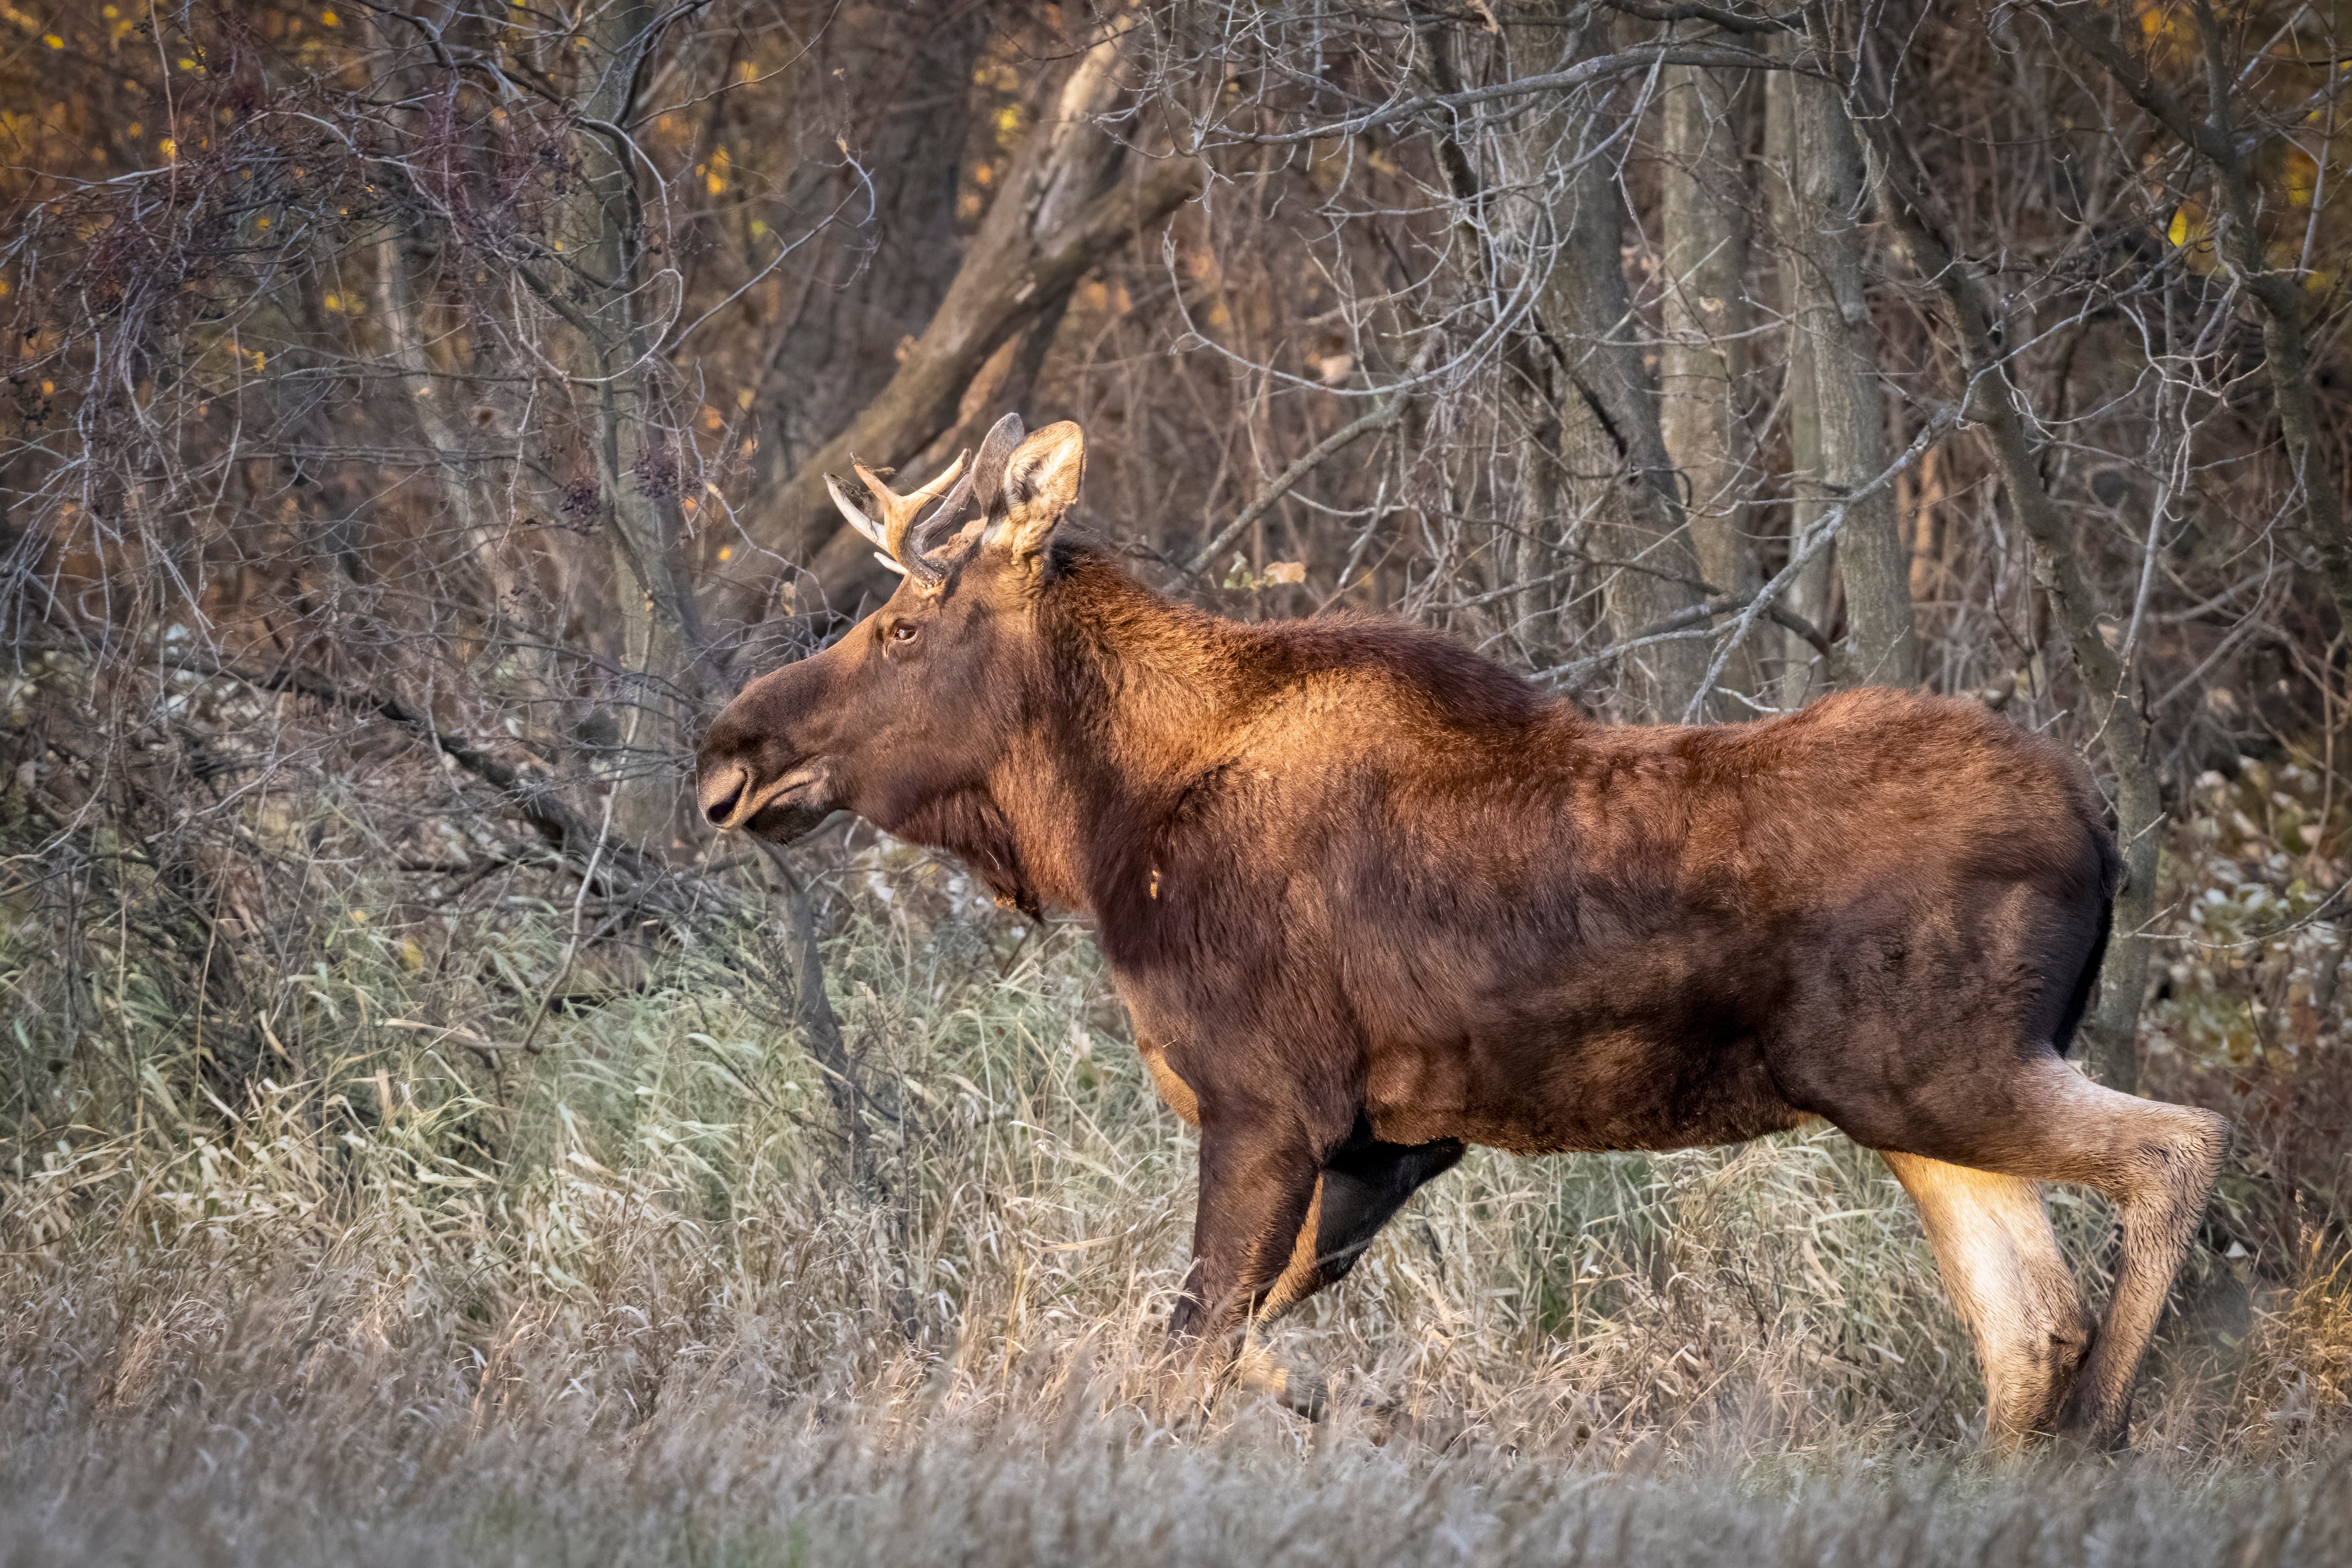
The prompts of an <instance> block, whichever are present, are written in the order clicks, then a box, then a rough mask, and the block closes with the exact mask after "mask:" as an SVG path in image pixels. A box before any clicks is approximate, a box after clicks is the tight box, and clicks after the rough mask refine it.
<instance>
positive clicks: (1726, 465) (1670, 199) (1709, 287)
mask: <svg viewBox="0 0 2352 1568" xmlns="http://www.w3.org/2000/svg"><path fill="white" fill-rule="evenodd" d="M1753 101H1754V93H1753V92H1752V90H1751V89H1750V85H1749V82H1748V73H1747V72H1745V71H1733V70H1723V69H1717V68H1707V67H1701V66H1675V67H1672V68H1669V69H1668V70H1667V71H1666V73H1665V77H1664V106H1663V113H1662V119H1663V120H1664V127H1663V132H1664V134H1663V144H1664V145H1663V150H1664V158H1663V163H1664V168H1663V169H1662V170H1661V185H1662V190H1661V193H1660V195H1661V201H1660V213H1659V229H1660V237H1661V248H1662V250H1663V251H1664V262H1665V297H1664V321H1665V342H1664V345H1663V347H1662V348H1661V349H1660V351H1659V356H1658V386H1659V393H1660V398H1661V402H1660V406H1659V411H1658V423H1659V429H1660V433H1661V435H1662V436H1663V437H1664V441H1665V447H1666V451H1667V454H1668V455H1669V456H1670V457H1671V458H1673V459H1674V462H1675V467H1676V468H1679V469H1681V471H1682V476H1683V493H1684V496H1685V499H1686V502H1687V505H1688V507H1689V511H1690V534H1691V547H1692V550H1693V552H1694V553H1695V554H1696V556H1697V558H1698V568H1699V575H1701V576H1702V577H1704V578H1706V582H1707V584H1708V586H1710V587H1712V588H1714V589H1716V590H1717V591H1718V592H1722V593H1727V594H1734V595H1739V596H1740V597H1742V598H1743V599H1744V598H1746V597H1747V596H1748V595H1752V594H1754V593H1755V591H1756V589H1757V587H1758V586H1759V584H1761V583H1762V581H1763V578H1762V575H1761V573H1760V571H1759V567H1758V563H1757V557H1756V542H1755V540H1754V539H1753V538H1752V537H1751V536H1750V535H1749V533H1748V512H1747V508H1746V506H1745V505H1744V501H1745V498H1746V496H1747V493H1748V489H1749V487H1750V483H1751V480H1752V477H1753V476H1752V470H1751V468H1750V466H1749V463H1748V451H1747V447H1746V426H1745V422H1744V421H1743V419H1742V418H1741V412H1742V411H1741V407H1740V405H1741V403H1742V401H1743V400H1744V398H1745V396H1746V388H1747V376H1748V351H1747V339H1746V332H1747V329H1748V299H1747V291H1748V222H1749V214H1750V211H1751V207H1752V204H1753V200H1754V190H1753V185H1752V183H1751V181H1750V179H1749V177H1748V160H1747V147H1748V117H1749V115H1750V113H1751V112H1752V104H1753ZM1724 675H1725V680H1726V684H1727V685H1728V686H1730V687H1731V688H1733V689H1736V690H1739V691H1744V692H1752V691H1754V690H1755V689H1756V685H1757V680H1758V671H1757V668H1756V662H1755V658H1754V656H1753V655H1752V654H1750V653H1748V652H1747V651H1745V650H1742V652H1741V653H1739V654H1738V655H1737V656H1735V658H1734V659H1733V661H1732V663H1731V665H1730V666H1729V667H1728V668H1727V669H1726V670H1725V671H1724ZM1736 711H1737V708H1736V705H1725V706H1724V707H1722V708H1719V709H1718V712H1719V713H1721V715H1722V716H1724V717H1730V716H1732V714H1733V713H1734V712H1736Z"/></svg>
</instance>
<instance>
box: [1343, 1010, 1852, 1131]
mask: <svg viewBox="0 0 2352 1568" xmlns="http://www.w3.org/2000/svg"><path fill="white" fill-rule="evenodd" d="M1367 1067H1368V1068H1369V1071H1368V1073H1367V1076H1366V1082H1365V1086H1364V1100H1365V1114H1366V1116H1367V1117H1368V1118H1369V1119H1370V1121H1371V1124H1372V1129H1373V1131H1374V1133H1375V1134H1376V1135H1377V1136H1378V1137H1380V1138H1381V1139H1382V1140H1383V1141H1385V1142H1394V1143H1426V1142H1431V1141H1432V1140H1434V1139H1438V1138H1459V1139H1461V1140H1463V1141H1464V1142H1471V1143H1483V1144H1486V1145H1487V1146H1489V1147H1492V1148H1497V1149H1507V1150H1510V1151H1511V1152H1515V1153H1522V1154H1549V1153H1559V1152H1566V1151H1570V1150H1601V1149H1683V1148H1690V1147H1693V1146H1696V1145H1700V1144H1707V1143H1733V1142H1741V1141H1743V1140H1745V1139H1749V1138H1757V1137H1761V1136H1762V1135H1764V1134H1765V1133H1768V1132H1779V1131H1784V1130H1786V1129H1788V1128H1790V1127H1794V1126H1796V1125H1798V1124H1799V1123H1800V1122H1801V1121H1805V1120H1806V1117H1805V1115H1804V1113H1803V1112H1801V1111H1799V1110H1796V1109H1795V1108H1794V1107H1792V1106H1790V1104H1789V1103H1788V1102H1787V1101H1786V1100H1782V1099H1781V1098H1780V1093H1779V1091H1778V1090H1777V1089H1775V1088H1774V1087H1773V1084H1772V1080H1771V1076H1770V1074H1769V1073H1768V1072H1767V1071H1766V1070H1765V1068H1764V1063H1763V1058H1762V1056H1761V1053H1760V1051H1759V1048H1758V1045H1757V1041H1756V1040H1755V1038H1754V1037H1752V1036H1751V1037H1740V1036H1729V1037H1719V1038H1713V1039H1709V1038H1706V1037H1699V1038H1693V1037H1690V1036H1687V1035H1685V1036H1682V1037H1666V1036H1665V1035H1664V1034H1663V1033H1662V1032H1654V1031H1652V1030H1648V1029H1643V1028H1640V1027H1627V1026H1618V1027H1615V1028H1612V1029H1605V1030H1597V1031H1592V1032H1580V1031H1570V1030H1562V1029H1559V1028H1539V1029H1523V1030H1514V1031H1508V1032H1501V1033H1497V1034H1495V1035H1489V1036H1477V1037H1465V1038H1456V1039H1451V1040H1442V1041H1422V1042H1413V1043H1405V1042H1397V1043H1392V1044H1388V1045H1384V1046H1376V1047H1374V1048H1373V1051H1372V1053H1371V1056H1370V1061H1369V1062H1368V1063H1367Z"/></svg>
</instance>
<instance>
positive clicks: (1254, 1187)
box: [1168, 1107, 1339, 1344]
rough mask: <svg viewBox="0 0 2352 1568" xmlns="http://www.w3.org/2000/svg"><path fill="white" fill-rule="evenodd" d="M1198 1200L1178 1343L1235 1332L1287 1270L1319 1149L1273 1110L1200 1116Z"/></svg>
mask: <svg viewBox="0 0 2352 1568" xmlns="http://www.w3.org/2000/svg"><path fill="white" fill-rule="evenodd" d="M1202 1110H1203V1114H1202V1119H1201V1198H1200V1207H1199V1210H1198V1213H1197V1216H1196V1217H1195V1219H1194V1221H1193V1226H1192V1270H1191V1272H1190V1273H1188V1274H1187V1275H1186V1276H1185V1277H1184V1293H1183V1295H1182V1296H1181V1298H1180V1299H1179V1300H1178V1301H1177V1303H1176V1310H1175V1312H1174V1314H1173V1315H1172V1316H1171V1318H1170V1320H1169V1324H1168V1332H1169V1337H1170V1338H1171V1341H1174V1342H1178V1343H1180V1344H1181V1343H1185V1342H1202V1341H1211V1342H1213V1341H1214V1340H1216V1339H1218V1338H1220V1337H1222V1336H1223V1334H1225V1333H1226V1332H1227V1331H1231V1330H1233V1329H1234V1328H1237V1327H1239V1326H1240V1325H1241V1324H1242V1323H1243V1322H1244V1321H1245V1320H1246V1319H1247V1318H1248V1316H1249V1314H1250V1313H1251V1312H1252V1311H1253V1310H1255V1309H1256V1307H1257V1306H1258V1304H1259V1303H1260V1302H1261V1301H1262V1300H1264V1299H1265V1297H1266V1295H1267V1293H1268V1292H1269V1291H1271V1290H1272V1289H1273V1288H1274V1285H1275V1282H1276V1280H1277V1279H1280V1278H1281V1275H1282V1272H1283V1270H1284V1268H1286V1267H1287V1266H1288V1264H1289V1262H1290V1258H1291V1253H1292V1251H1293V1249H1294V1247H1296V1245H1297V1238H1298V1235H1299V1232H1300V1230H1301V1229H1302V1228H1303V1227H1304V1226H1305V1225H1306V1223H1307V1210H1308V1208H1309V1206H1310V1205H1312V1204H1313V1203H1314V1200H1315V1184H1316V1178H1317V1177H1318V1175H1319V1174H1320V1173H1321V1172H1322V1168H1323V1155H1324V1152H1325V1150H1326V1149H1327V1148H1328V1147H1329V1146H1331V1145H1332V1144H1336V1143H1337V1142H1339V1139H1336V1138H1334V1139H1329V1140H1326V1141H1323V1143H1322V1146H1321V1147H1318V1140H1317V1139H1316V1138H1315V1137H1314V1136H1313V1135H1312V1134H1310V1133H1309V1131H1307V1129H1306V1128H1305V1127H1302V1126H1301V1125H1300V1124H1299V1123H1298V1121H1297V1119H1296V1118H1295V1117H1294V1116H1291V1115H1288V1114H1286V1113H1285V1112H1283V1111H1280V1110H1265V1111H1257V1110H1255V1108H1252V1110H1249V1111H1222V1112H1221V1111H1218V1110H1212V1109H1211V1108H1208V1107H1203V1108H1202Z"/></svg>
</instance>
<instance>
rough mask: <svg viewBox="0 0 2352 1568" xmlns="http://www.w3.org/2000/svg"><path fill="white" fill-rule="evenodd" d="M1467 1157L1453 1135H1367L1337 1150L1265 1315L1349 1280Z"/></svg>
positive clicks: (1262, 1308) (1261, 1311) (1263, 1307)
mask: <svg viewBox="0 0 2352 1568" xmlns="http://www.w3.org/2000/svg"><path fill="white" fill-rule="evenodd" d="M1461 1158H1462V1144H1461V1143H1460V1142H1457V1141H1456V1140H1454V1139H1452V1138H1442V1139H1439V1140H1438V1141H1437V1142H1433V1143H1382V1142H1378V1141H1376V1140H1373V1139H1370V1138H1365V1139H1363V1140H1361V1141H1360V1142H1358V1141H1353V1140H1351V1141H1350V1142H1348V1143H1347V1144H1345V1145H1343V1146H1341V1147H1340V1148H1339V1149H1338V1150H1337V1151H1335V1152H1333V1153H1332V1154H1331V1156H1330V1158H1328V1160H1326V1161H1325V1162H1324V1163H1323V1172H1322V1174H1321V1176H1320V1178H1319V1179H1318V1181H1317V1183H1316V1186H1315V1197H1314V1201H1313V1202H1312V1203H1311V1204H1309V1205H1308V1206H1307V1223H1306V1224H1304V1225H1302V1226H1299V1229H1298V1239H1297V1242H1296V1243H1295V1244H1294V1245H1293V1246H1292V1247H1291V1250H1290V1261H1289V1263H1288V1264H1287V1265H1286V1267H1285V1268H1283V1271H1282V1274H1281V1277H1280V1278H1279V1279H1276V1280H1275V1282H1274V1286H1273V1288H1272V1289H1269V1290H1268V1291H1267V1292H1266V1293H1265V1300H1262V1301H1261V1302H1260V1303H1259V1304H1258V1310H1257V1317H1258V1320H1259V1321H1261V1322H1263V1321H1265V1320H1267V1319H1270V1318H1273V1317H1275V1316H1276V1315H1277V1314H1278V1313H1282V1312H1286V1311H1288V1310H1290V1309H1291V1308H1293V1307H1295V1306H1297V1304H1298V1303H1299V1302H1301V1301H1304V1300H1307V1298H1308V1297H1309V1296H1312V1295H1313V1294H1315V1292H1317V1291H1318V1290H1320V1289H1323V1288H1324V1287H1325V1286H1327V1285H1335V1284H1337V1283H1339V1281H1340V1280H1341V1279H1345V1278H1346V1277H1347V1273H1348V1270H1349V1269H1350V1268H1354V1267H1355V1266H1356V1260H1357V1259H1358V1258H1361V1257H1362V1256H1363V1255H1364V1248H1366V1247H1370V1245H1371V1244H1372V1237H1375V1236H1377V1235H1379V1234H1380V1229H1381V1226H1384V1225H1386V1224H1388V1222H1389V1220H1390V1219H1391V1217H1392V1216H1393V1215H1395V1214H1396V1212H1397V1210H1398V1209H1400V1208H1402V1207H1403V1206H1404V1202H1405V1200H1406V1199H1407V1198H1410V1197H1411V1196H1412V1194H1414V1193H1415V1192H1417V1191H1419V1190H1420V1188H1421V1186H1422V1184H1423V1183H1425V1182H1427V1181H1429V1180H1430V1179H1431V1178H1432V1177H1434V1176H1437V1175H1441V1174H1443V1173H1444V1172H1446V1171H1450V1170H1452V1169H1453V1168H1454V1164H1455V1163H1457V1162H1459V1161H1460V1160H1461Z"/></svg>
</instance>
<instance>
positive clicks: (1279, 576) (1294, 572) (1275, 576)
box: [1260, 561, 1307, 584]
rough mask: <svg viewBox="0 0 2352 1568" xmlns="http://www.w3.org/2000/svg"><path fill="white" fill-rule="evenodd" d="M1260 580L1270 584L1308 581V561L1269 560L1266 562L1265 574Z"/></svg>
mask: <svg viewBox="0 0 2352 1568" xmlns="http://www.w3.org/2000/svg"><path fill="white" fill-rule="evenodd" d="M1260 581H1262V582H1265V583H1269V584H1271V583H1304V582H1306V581H1307V563H1306V562H1304V561H1269V562H1267V563H1266V564H1265V576H1264V577H1263V578H1261V579H1260Z"/></svg>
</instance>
